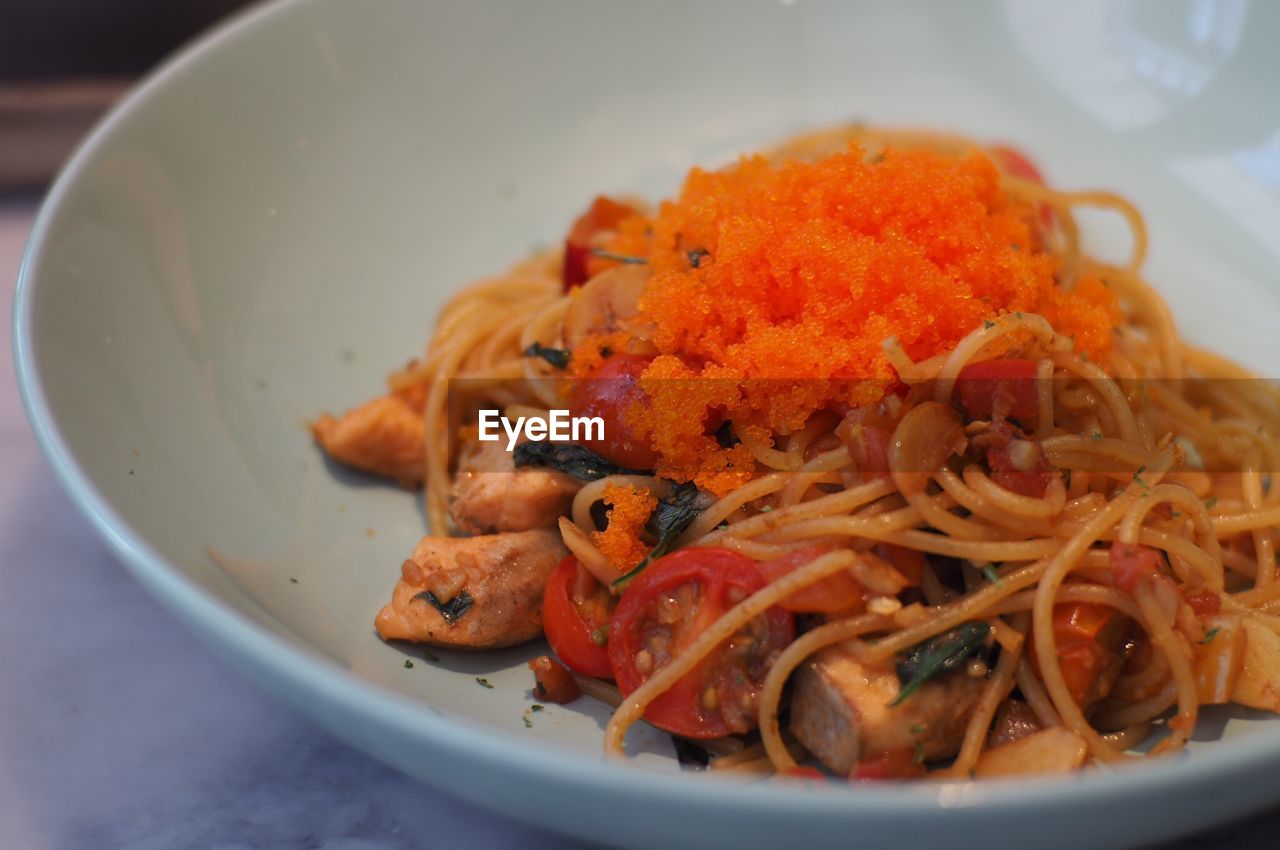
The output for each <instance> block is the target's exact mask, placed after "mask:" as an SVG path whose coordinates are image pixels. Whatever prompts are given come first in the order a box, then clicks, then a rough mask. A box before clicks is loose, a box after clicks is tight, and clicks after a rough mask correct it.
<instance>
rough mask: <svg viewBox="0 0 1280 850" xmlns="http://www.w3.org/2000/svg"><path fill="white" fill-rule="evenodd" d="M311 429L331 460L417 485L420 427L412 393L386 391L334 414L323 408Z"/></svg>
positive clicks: (423, 464) (421, 468)
mask: <svg viewBox="0 0 1280 850" xmlns="http://www.w3.org/2000/svg"><path fill="white" fill-rule="evenodd" d="M311 434H312V436H314V437H315V440H316V442H317V443H319V444H320V447H321V448H322V449H324V450H325V452H326V453H327V454H328V455H329V456H330V457H331V458H333V459H334V460H336V461H338V462H339V463H344V464H346V465H347V466H350V467H354V468H355V469H359V470H362V471H364V472H372V473H373V474H374V475H382V476H385V477H387V478H391V479H394V480H395V481H398V482H400V483H401V484H403V485H405V486H406V487H417V486H420V485H421V484H422V481H423V479H424V478H425V477H426V469H427V461H426V456H427V455H426V447H425V445H424V443H425V441H426V428H425V425H424V424H423V419H422V409H421V408H420V407H417V406H416V405H415V404H414V400H413V399H412V398H408V397H406V396H405V395H404V394H397V393H392V394H390V395H385V396H381V397H379V398H375V399H373V400H372V401H367V402H365V403H364V404H362V405H360V406H359V407H356V408H354V409H352V410H349V411H347V412H346V413H344V414H343V415H342V416H341V417H340V418H337V419H335V418H334V417H332V416H330V415H329V414H327V413H326V414H324V415H322V416H320V417H319V418H317V419H316V420H315V421H314V422H312V423H311Z"/></svg>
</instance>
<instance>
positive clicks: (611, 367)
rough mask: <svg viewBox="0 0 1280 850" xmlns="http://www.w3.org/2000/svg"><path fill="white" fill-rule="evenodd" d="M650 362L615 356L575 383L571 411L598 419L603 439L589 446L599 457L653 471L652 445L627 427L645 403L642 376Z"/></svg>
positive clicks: (626, 355)
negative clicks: (634, 411) (630, 416)
mask: <svg viewBox="0 0 1280 850" xmlns="http://www.w3.org/2000/svg"><path fill="white" fill-rule="evenodd" d="M648 365H649V358H647V357H641V356H640V355H638V354H614V355H612V356H610V357H607V358H605V359H604V360H603V361H602V362H601V363H600V365H599V366H597V367H596V368H595V369H593V370H592V371H591V372H590V373H588V374H587V375H586V376H585V377H583V378H582V379H581V380H579V381H576V382H574V386H573V395H572V398H571V399H570V402H569V407H570V409H571V410H572V411H573V415H574V416H599V417H600V418H601V419H603V420H604V439H603V440H592V441H590V442H588V443H586V445H587V446H588V447H589V448H590V449H591V450H592V451H594V452H596V454H598V455H600V456H601V457H603V458H605V459H606V460H611V461H613V462H614V463H616V464H618V465H619V466H624V467H626V468H628V469H653V468H654V466H655V465H657V462H658V457H657V455H656V454H655V453H654V450H653V446H652V445H650V443H649V441H648V440H646V439H644V438H643V437H641V436H640V435H639V434H637V433H636V431H635V429H634V428H632V427H631V426H630V425H629V424H628V423H627V418H628V411H630V410H632V409H634V408H636V407H637V406H639V405H643V404H645V402H646V396H645V394H644V390H642V389H641V388H640V380H639V378H640V373H642V372H643V371H644V370H645V367H647V366H648Z"/></svg>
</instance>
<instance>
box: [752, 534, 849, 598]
mask: <svg viewBox="0 0 1280 850" xmlns="http://www.w3.org/2000/svg"><path fill="white" fill-rule="evenodd" d="M834 548H835V547H834V546H828V545H816V546H805V547H804V548H802V549H796V550H795V551H794V552H790V553H788V554H786V555H783V556H782V557H780V558H772V559H770V560H768V561H757V562H756V567H757V568H758V569H759V570H760V572H761V573H763V574H764V577H765V579H766V580H767V581H768V582H770V583H772V582H774V581H777V580H778V579H780V578H782V577H783V576H785V575H789V574H791V573H793V572H795V571H796V570H798V569H800V568H801V567H803V566H804V565H805V564H808V563H809V562H810V561H812V560H814V559H815V558H818V557H820V556H822V555H825V554H827V553H828V552H830V551H831V550H832V549H834ZM866 601H867V600H866V593H865V591H864V589H863V587H862V585H861V584H859V583H858V580H857V579H855V578H854V577H853V576H852V575H851V574H850V573H849V571H848V570H842V571H840V572H838V573H835V574H833V575H830V576H827V577H826V578H824V579H822V580H820V581H818V582H816V583H814V584H811V585H809V586H808V587H804V588H801V589H800V590H797V591H796V592H795V593H793V594H791V595H790V596H788V597H787V598H786V599H784V600H782V602H780V603H779V607H780V608H783V609H784V610H787V611H796V612H805V613H815V614H835V613H849V614H857V613H861V612H862V609H863V608H864V607H865V606H866Z"/></svg>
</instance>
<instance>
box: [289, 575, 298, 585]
mask: <svg viewBox="0 0 1280 850" xmlns="http://www.w3.org/2000/svg"><path fill="white" fill-rule="evenodd" d="M297 583H298V580H297V579H296V578H294V577H293V576H289V584H297Z"/></svg>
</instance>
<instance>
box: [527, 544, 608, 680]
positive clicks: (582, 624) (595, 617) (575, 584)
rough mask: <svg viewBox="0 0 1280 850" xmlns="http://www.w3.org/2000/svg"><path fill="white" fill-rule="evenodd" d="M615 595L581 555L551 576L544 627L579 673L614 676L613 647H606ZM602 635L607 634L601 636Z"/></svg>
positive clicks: (544, 606) (563, 658)
mask: <svg viewBox="0 0 1280 850" xmlns="http://www.w3.org/2000/svg"><path fill="white" fill-rule="evenodd" d="M612 616H613V597H612V596H610V594H609V590H608V588H606V587H605V586H604V585H602V584H601V583H600V582H598V581H596V579H595V577H593V576H592V575H591V573H589V572H587V570H585V569H584V568H583V567H582V565H581V564H579V563H578V559H577V558H574V557H573V556H570V557H568V558H565V559H564V560H563V561H561V562H560V566H558V567H556V569H555V571H554V572H552V573H551V577H550V578H549V579H547V589H546V591H545V593H544V594H543V597H542V630H543V631H544V632H546V634H547V642H548V643H550V644H551V648H552V649H553V650H555V653H556V655H558V656H559V657H560V660H561V661H563V662H564V663H565V664H566V665H568V666H569V667H571V668H572V669H574V670H577V671H578V672H579V673H585V674H586V675H588V676H595V677H596V678H598V679H610V678H612V677H613V671H612V670H611V669H610V668H609V651H608V650H607V649H605V643H606V642H607V634H608V627H609V620H610V618H611V617H612ZM602 636H606V637H605V638H604V639H601V638H602Z"/></svg>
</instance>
